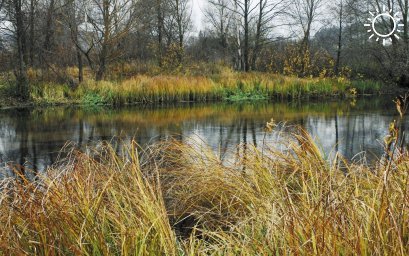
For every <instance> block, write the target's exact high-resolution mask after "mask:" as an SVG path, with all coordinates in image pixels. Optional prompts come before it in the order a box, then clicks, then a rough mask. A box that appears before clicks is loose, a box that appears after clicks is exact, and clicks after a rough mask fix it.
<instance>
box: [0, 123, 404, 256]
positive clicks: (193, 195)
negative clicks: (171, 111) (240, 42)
mask: <svg viewBox="0 0 409 256" xmlns="http://www.w3.org/2000/svg"><path fill="white" fill-rule="evenodd" d="M272 129H277V128H276V126H275V124H274V123H273V122H271V123H268V125H267V126H266V132H270V131H271V130H272ZM279 132H280V131H279ZM281 137H282V138H283V139H282V140H281V143H280V145H279V146H278V145H276V146H274V145H263V148H262V149H260V148H255V147H252V146H250V145H241V146H240V147H246V153H245V154H244V153H243V154H239V155H237V161H233V160H231V161H221V160H220V158H219V157H218V156H217V154H216V153H215V152H214V151H213V150H212V149H209V148H208V147H206V146H204V145H203V144H202V143H199V142H198V141H197V140H190V141H186V142H183V143H182V142H179V141H167V142H160V143H158V144H156V145H153V146H150V147H149V148H147V149H145V150H141V149H140V148H139V147H138V146H137V145H136V143H135V142H131V143H130V145H123V146H122V147H121V148H120V150H118V148H115V150H114V148H113V147H112V146H111V145H109V144H108V143H101V144H100V145H99V146H98V147H97V148H94V149H87V150H85V152H79V151H76V150H73V151H72V152H71V153H70V154H69V155H68V156H67V158H66V159H64V160H63V161H61V162H59V163H58V164H56V165H55V166H54V167H52V168H50V169H49V170H47V172H46V173H45V174H44V175H41V176H39V177H38V178H37V179H36V180H35V181H33V180H28V179H27V178H25V177H26V176H25V175H23V173H22V171H21V170H19V171H16V177H14V178H7V179H4V180H2V181H1V192H0V225H1V227H2V228H1V230H0V254H3V255H16V254H39V255H50V254H51V255H55V254H58V255H62V254H64V255H66V254H75V255H82V254H83V255H90V254H93V255H95V254H104V255H108V254H109V255H110V254H114V255H118V254H123V255H135V254H137V255H146V254H149V255H161V254H165V255H176V254H177V255H196V254H203V255H204V254H206V255H207V254H214V255H221V254H223V255H236V254H241V255H256V254H258V255H260V254H261V255H272V254H278V255H283V254H302V255H311V254H315V255H316V254H326V255H327V254H330V255H334V254H336V255H338V254H346V255H351V254H355V255H356V254H359V255H368V254H373V255H408V253H409V155H408V153H407V151H400V150H397V151H393V152H394V154H387V155H388V157H387V158H385V159H383V160H381V161H379V162H378V163H376V164H375V165H371V166H367V165H362V164H355V163H349V162H348V161H346V160H345V159H343V158H342V157H341V156H339V155H337V156H336V157H335V158H334V159H332V160H329V159H327V158H326V157H325V156H324V154H323V153H322V152H321V151H320V150H319V149H318V147H317V146H316V144H315V143H314V142H313V140H312V138H311V137H310V135H309V134H308V133H306V132H305V131H303V130H302V129H299V128H297V127H292V128H291V127H290V128H289V131H288V130H287V131H286V132H282V135H281ZM240 152H243V151H240ZM388 152H389V151H388Z"/></svg>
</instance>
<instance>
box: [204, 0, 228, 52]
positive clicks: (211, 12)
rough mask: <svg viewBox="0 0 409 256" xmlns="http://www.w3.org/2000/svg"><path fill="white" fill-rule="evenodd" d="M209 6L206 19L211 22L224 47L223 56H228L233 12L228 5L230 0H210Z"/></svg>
mask: <svg viewBox="0 0 409 256" xmlns="http://www.w3.org/2000/svg"><path fill="white" fill-rule="evenodd" d="M208 3H209V6H208V8H207V9H206V10H205V16H206V20H207V21H208V22H209V23H210V24H211V26H212V28H213V30H214V31H215V33H216V36H217V37H218V39H219V43H220V46H221V47H222V49H223V57H224V58H225V57H226V54H227V53H226V50H227V47H228V35H229V32H230V31H229V30H230V29H231V19H232V12H231V11H230V10H229V7H228V3H229V2H228V0H209V1H208Z"/></svg>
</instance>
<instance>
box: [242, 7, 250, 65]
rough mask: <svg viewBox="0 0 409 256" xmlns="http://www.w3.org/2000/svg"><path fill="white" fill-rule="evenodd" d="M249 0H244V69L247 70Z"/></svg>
mask: <svg viewBox="0 0 409 256" xmlns="http://www.w3.org/2000/svg"><path fill="white" fill-rule="evenodd" d="M249 7H250V6H249V0H245V1H244V49H243V57H244V67H243V68H244V71H245V72H248V71H249V70H250V68H249Z"/></svg>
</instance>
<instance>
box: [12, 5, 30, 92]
mask: <svg viewBox="0 0 409 256" xmlns="http://www.w3.org/2000/svg"><path fill="white" fill-rule="evenodd" d="M13 2H14V11H15V15H16V40H17V63H18V65H17V70H16V71H15V74H16V82H17V92H18V96H20V97H21V98H22V99H23V100H28V98H29V96H30V95H29V88H28V81H27V70H26V65H25V62H24V47H23V45H24V43H23V40H24V38H25V36H24V33H25V30H24V23H23V12H22V6H21V4H22V3H21V0H14V1H13Z"/></svg>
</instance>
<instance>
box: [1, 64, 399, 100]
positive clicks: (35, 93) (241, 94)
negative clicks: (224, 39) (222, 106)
mask: <svg viewBox="0 0 409 256" xmlns="http://www.w3.org/2000/svg"><path fill="white" fill-rule="evenodd" d="M396 90H397V88H395V87H393V86H385V85H382V84H381V83H379V82H374V81H368V80H361V81H350V80H348V79H346V78H296V77H288V76H283V75H276V74H268V73H255V72H253V73H237V72H226V73H222V74H217V75H213V76H189V75H180V76H178V75H157V76H148V75H135V76H132V77H130V78H127V79H123V80H112V81H98V82H97V81H94V80H91V79H88V80H86V81H85V82H83V83H81V84H80V85H78V86H77V87H76V88H75V89H73V88H70V87H69V86H68V85H64V84H57V83H51V82H41V81H37V82H35V83H33V84H32V85H31V93H30V96H31V99H30V101H28V102H21V101H18V99H16V98H15V97H13V93H14V88H13V85H12V84H11V83H8V84H6V83H4V82H3V83H2V85H0V104H1V106H3V107H5V106H22V105H57V104H84V105H129V104H140V103H143V104H146V103H174V102H186V101H189V102H211V101H241V100H276V99H305V98H330V97H339V98H343V97H354V96H356V95H367V94H383V93H391V91H396Z"/></svg>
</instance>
